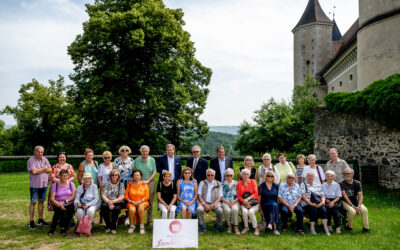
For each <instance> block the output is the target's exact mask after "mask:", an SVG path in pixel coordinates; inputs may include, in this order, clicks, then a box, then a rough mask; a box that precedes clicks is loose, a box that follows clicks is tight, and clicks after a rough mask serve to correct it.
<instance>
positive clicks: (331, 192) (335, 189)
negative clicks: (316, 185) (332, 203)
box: [322, 181, 342, 199]
mask: <svg viewBox="0 0 400 250" xmlns="http://www.w3.org/2000/svg"><path fill="white" fill-rule="evenodd" d="M322 191H323V192H324V194H325V198H327V199H336V197H342V191H341V190H340V185H339V183H337V182H335V181H333V182H332V184H331V185H329V184H328V182H325V183H324V184H322Z"/></svg>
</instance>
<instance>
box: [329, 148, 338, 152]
mask: <svg viewBox="0 0 400 250" xmlns="http://www.w3.org/2000/svg"><path fill="white" fill-rule="evenodd" d="M331 151H335V152H336V153H337V152H338V151H337V149H336V148H331V149H329V152H331Z"/></svg>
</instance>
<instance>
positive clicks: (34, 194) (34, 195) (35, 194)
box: [29, 187, 47, 203]
mask: <svg viewBox="0 0 400 250" xmlns="http://www.w3.org/2000/svg"><path fill="white" fill-rule="evenodd" d="M29 191H30V194H31V203H36V200H38V199H39V201H45V200H46V193H47V187H44V188H33V187H30V188H29Z"/></svg>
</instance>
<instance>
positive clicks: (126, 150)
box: [121, 149, 129, 152]
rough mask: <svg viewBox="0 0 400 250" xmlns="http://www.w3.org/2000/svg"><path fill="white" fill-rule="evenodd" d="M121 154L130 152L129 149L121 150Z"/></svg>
mask: <svg viewBox="0 0 400 250" xmlns="http://www.w3.org/2000/svg"><path fill="white" fill-rule="evenodd" d="M121 152H129V150H128V149H121Z"/></svg>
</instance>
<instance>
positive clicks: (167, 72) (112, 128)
mask: <svg viewBox="0 0 400 250" xmlns="http://www.w3.org/2000/svg"><path fill="white" fill-rule="evenodd" d="M86 8H87V13H88V15H89V20H88V21H86V22H84V23H83V34H81V35H78V36H77V37H76V39H75V41H74V42H73V43H72V44H71V45H70V46H69V47H68V54H69V55H70V56H71V58H72V61H73V63H74V64H75V68H74V71H75V73H74V74H72V75H71V79H72V80H73V81H74V82H75V86H74V87H72V88H71V89H70V91H69V93H70V95H71V97H72V98H73V100H74V102H75V103H76V104H77V108H78V109H77V112H78V115H79V117H80V123H81V124H82V130H83V133H82V140H83V141H84V142H85V143H87V144H88V145H97V144H99V143H103V145H104V146H106V147H108V148H114V149H115V148H118V146H120V145H121V144H128V145H130V146H131V147H132V148H139V146H140V145H141V144H143V143H146V144H148V145H149V146H150V147H151V149H152V152H157V153H161V152H163V151H164V147H165V144H166V143H167V142H171V143H174V144H175V145H176V146H177V147H178V149H179V148H180V146H181V144H183V143H184V142H183V139H184V138H190V139H191V140H192V139H195V138H201V137H204V135H206V134H207V132H208V127H207V124H206V122H205V121H203V120H200V115H201V114H202V113H203V110H204V108H205V104H206V99H207V95H208V92H209V90H208V88H207V86H208V84H209V82H210V78H211V70H210V69H209V68H206V67H204V66H202V64H201V63H200V62H199V61H198V60H197V59H196V58H195V48H194V46H193V42H191V41H190V35H189V33H188V32H186V31H184V30H183V28H182V26H183V25H184V21H183V19H182V18H183V12H182V10H180V9H177V10H173V9H168V8H166V7H165V5H164V4H163V2H162V1H160V0H124V1H116V0H114V1H111V0H96V1H95V2H94V4H87V5H86Z"/></svg>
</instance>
